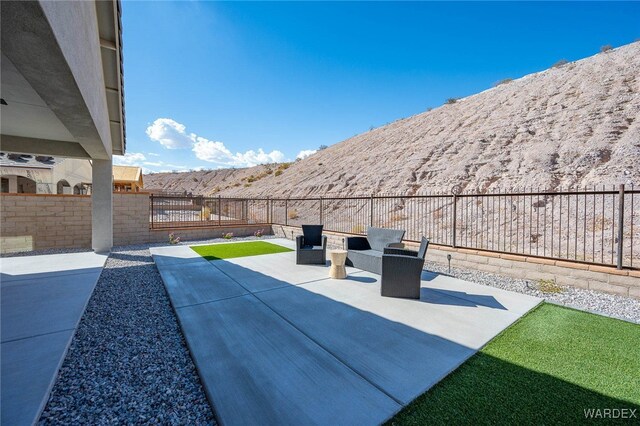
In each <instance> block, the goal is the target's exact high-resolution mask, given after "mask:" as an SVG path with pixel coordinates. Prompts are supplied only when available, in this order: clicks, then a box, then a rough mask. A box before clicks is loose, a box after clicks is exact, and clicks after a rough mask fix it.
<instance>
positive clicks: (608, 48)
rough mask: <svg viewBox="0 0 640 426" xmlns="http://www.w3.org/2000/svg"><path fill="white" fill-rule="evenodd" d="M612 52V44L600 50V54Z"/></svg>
mask: <svg viewBox="0 0 640 426" xmlns="http://www.w3.org/2000/svg"><path fill="white" fill-rule="evenodd" d="M610 50H613V46H612V45H610V44H605V45H604V46H602V47H601V48H600V52H602V53H604V52H608V51H610Z"/></svg>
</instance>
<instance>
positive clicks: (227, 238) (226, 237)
mask: <svg viewBox="0 0 640 426" xmlns="http://www.w3.org/2000/svg"><path fill="white" fill-rule="evenodd" d="M222 238H224V239H225V240H230V239H232V238H233V232H227V233H226V234H224V235H223V236H222Z"/></svg>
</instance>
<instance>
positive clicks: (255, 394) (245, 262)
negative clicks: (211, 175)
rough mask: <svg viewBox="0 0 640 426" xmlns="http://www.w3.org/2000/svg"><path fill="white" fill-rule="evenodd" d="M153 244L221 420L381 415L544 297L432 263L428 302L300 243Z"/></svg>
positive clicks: (358, 420)
mask: <svg viewBox="0 0 640 426" xmlns="http://www.w3.org/2000/svg"><path fill="white" fill-rule="evenodd" d="M269 242H272V243H276V244H280V245H283V246H286V247H289V248H293V247H294V244H293V242H291V241H289V240H285V239H273V240H269ZM151 252H152V254H153V257H154V260H155V262H156V265H157V266H158V269H159V271H160V274H161V275H162V279H163V281H164V283H165V287H166V288H167V291H168V293H169V296H170V299H171V302H172V304H173V307H174V309H175V311H176V314H177V316H178V319H179V322H180V325H181V327H182V331H183V333H184V335H185V338H186V340H187V344H188V346H189V349H190V351H191V355H192V357H193V359H194V361H195V364H196V366H197V368H198V372H199V374H200V377H201V379H202V382H203V384H204V386H205V389H206V392H207V395H208V397H209V399H210V401H211V402H212V405H213V406H214V407H215V411H216V413H217V416H218V418H219V420H220V421H221V422H222V423H224V424H256V423H260V424H307V423H310V424H327V423H330V424H379V423H381V422H383V421H385V420H386V419H388V418H390V417H391V416H393V414H395V413H396V412H397V411H399V410H400V409H401V408H402V407H403V406H404V405H406V404H408V403H409V402H410V401H411V400H413V399H414V398H416V397H417V396H419V395H420V394H421V393H423V392H425V391H426V390H428V389H429V388H430V387H431V386H433V385H434V384H435V383H437V382H438V381H439V380H441V379H442V378H443V377H445V376H446V375H447V374H448V373H449V372H451V371H452V370H454V369H455V368H457V367H458V366H459V365H460V364H461V363H463V362H464V361H465V360H466V359H467V358H469V357H470V356H471V355H473V354H474V353H475V352H476V351H477V350H478V349H480V348H481V347H482V346H483V345H485V344H486V343H487V342H488V341H489V340H491V338H493V337H494V336H496V335H497V334H498V333H500V332H501V331H502V330H504V329H505V328H506V327H508V326H509V325H511V324H512V323H513V322H514V321H516V320H517V319H518V318H520V317H521V316H522V315H524V314H525V313H526V312H528V311H529V310H530V309H532V308H533V307H535V306H536V305H537V304H538V303H539V302H540V299H537V298H534V297H531V296H527V295H523V294H517V293H511V292H507V291H504V290H500V289H497V288H493V287H487V286H482V285H478V284H474V283H470V282H465V281H462V280H459V279H455V278H451V277H447V276H443V275H438V274H432V273H428V272H425V273H424V275H423V281H422V291H421V298H420V300H405V299H391V298H383V297H381V296H380V287H379V286H380V283H379V276H377V275H374V274H370V273H368V272H364V271H360V270H357V269H355V268H347V273H348V274H349V277H348V278H347V279H346V280H334V279H330V278H328V270H329V268H328V267H327V266H322V265H320V266H314V265H296V264H295V253H294V252H288V253H279V254H269V255H261V256H253V257H241V258H235V259H229V260H215V261H211V262H208V261H206V260H204V259H203V258H202V257H200V256H199V255H198V254H197V253H195V252H194V251H193V250H191V249H190V248H189V247H187V246H172V247H162V248H154V249H151Z"/></svg>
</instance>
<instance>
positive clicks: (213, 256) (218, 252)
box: [191, 241, 293, 260]
mask: <svg viewBox="0 0 640 426" xmlns="http://www.w3.org/2000/svg"><path fill="white" fill-rule="evenodd" d="M191 249H192V250H193V251H195V252H196V253H198V254H199V255H200V256H202V257H204V258H205V259H207V260H219V259H231V258H234V257H245V256H258V255H260V254H272V253H284V252H287V251H293V250H291V249H288V248H286V247H282V246H279V245H277V244H271V243H267V242H266V241H251V242H246V243H227V244H211V245H208V246H191Z"/></svg>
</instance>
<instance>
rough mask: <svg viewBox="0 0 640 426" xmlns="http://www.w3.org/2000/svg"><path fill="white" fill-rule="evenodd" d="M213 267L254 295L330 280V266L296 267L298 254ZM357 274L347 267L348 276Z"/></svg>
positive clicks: (218, 263)
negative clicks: (254, 293) (255, 293)
mask: <svg viewBox="0 0 640 426" xmlns="http://www.w3.org/2000/svg"><path fill="white" fill-rule="evenodd" d="M211 264H212V265H213V266H215V267H216V268H218V269H220V270H221V271H223V272H225V273H226V274H227V275H228V276H230V277H233V279H234V280H235V281H237V282H238V283H240V284H241V285H242V286H243V287H244V288H246V289H247V290H249V291H251V292H259V291H265V290H273V289H275V288H280V287H288V286H290V285H299V284H302V283H307V282H310V281H317V280H324V279H327V277H328V274H329V272H328V266H329V265H330V263H329V262H327V264H325V265H296V254H295V252H289V253H278V254H270V255H260V256H247V257H238V258H235V259H227V260H224V261H220V260H212V261H211ZM356 272H358V270H357V269H355V268H351V267H347V273H351V274H353V273H356Z"/></svg>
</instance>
